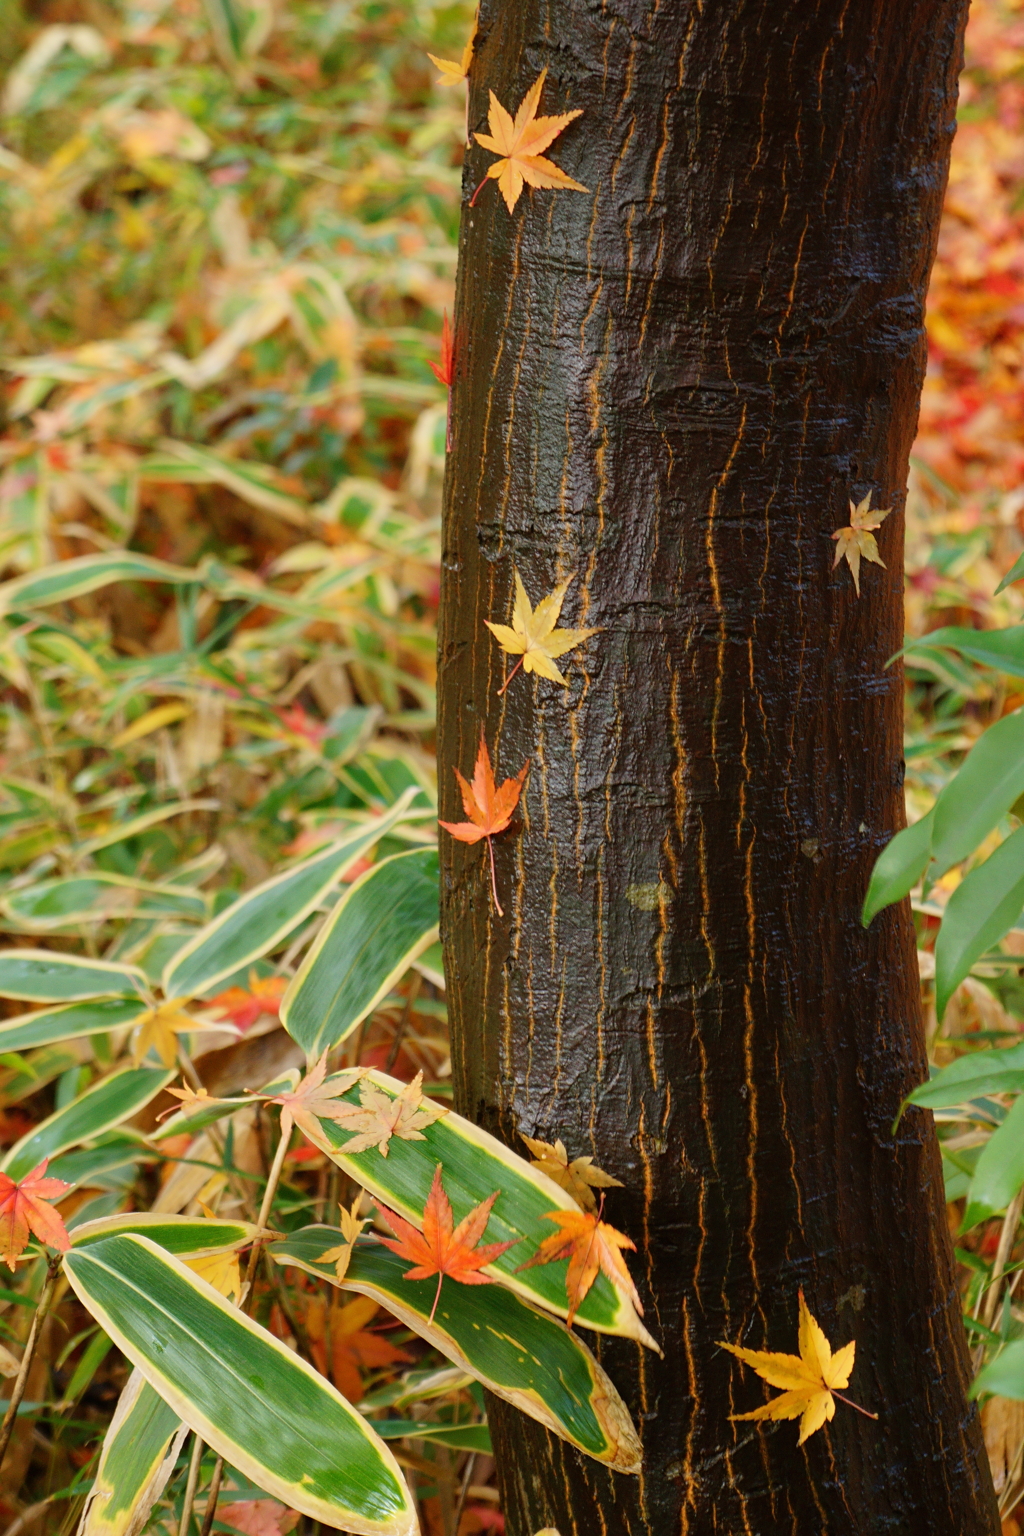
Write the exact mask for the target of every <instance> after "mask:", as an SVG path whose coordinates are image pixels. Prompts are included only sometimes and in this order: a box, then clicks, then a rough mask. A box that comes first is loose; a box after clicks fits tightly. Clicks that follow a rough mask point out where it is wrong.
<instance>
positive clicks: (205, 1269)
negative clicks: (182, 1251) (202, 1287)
mask: <svg viewBox="0 0 1024 1536" xmlns="http://www.w3.org/2000/svg"><path fill="white" fill-rule="evenodd" d="M184 1264H185V1267H186V1268H187V1269H190V1270H191V1271H192V1273H193V1274H194V1275H198V1276H199V1277H200V1279H202V1280H205V1281H206V1282H207V1284H208V1285H212V1286H213V1288H214V1290H215V1291H219V1292H220V1294H221V1295H222V1296H226V1297H227V1299H228V1300H229V1301H232V1300H234V1298H235V1297H236V1296H237V1295H238V1294H239V1293H240V1291H241V1289H242V1276H241V1273H240V1271H239V1268H238V1254H237V1253H204V1254H202V1255H201V1256H200V1257H199V1258H198V1259H185V1260H184Z"/></svg>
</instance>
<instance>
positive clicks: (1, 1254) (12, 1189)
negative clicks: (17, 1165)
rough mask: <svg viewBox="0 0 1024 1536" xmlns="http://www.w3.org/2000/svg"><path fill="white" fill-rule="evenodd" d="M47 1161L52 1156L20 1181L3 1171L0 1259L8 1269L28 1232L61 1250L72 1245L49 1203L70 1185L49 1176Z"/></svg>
mask: <svg viewBox="0 0 1024 1536" xmlns="http://www.w3.org/2000/svg"><path fill="white" fill-rule="evenodd" d="M48 1162H49V1158H44V1159H43V1161H42V1162H41V1163H40V1164H39V1165H38V1167H36V1168H33V1170H32V1172H31V1173H28V1174H26V1175H25V1177H24V1178H23V1179H22V1180H21V1181H20V1182H19V1183H17V1184H16V1183H15V1182H14V1180H13V1179H12V1178H10V1177H8V1175H7V1174H6V1173H0V1258H2V1259H3V1260H4V1261H5V1263H6V1264H7V1268H8V1269H13V1268H14V1266H15V1264H16V1263H17V1261H18V1258H19V1257H20V1255H21V1254H22V1253H24V1251H25V1246H26V1244H27V1243H28V1238H29V1232H34V1233H35V1235H36V1237H38V1238H39V1240H40V1242H43V1243H49V1245H50V1247H51V1248H56V1249H57V1250H58V1252H60V1253H67V1251H68V1249H69V1248H70V1247H71V1242H70V1239H69V1238H68V1234H67V1228H66V1227H65V1225H64V1223H63V1221H61V1219H60V1217H59V1216H58V1215H57V1212H56V1211H55V1210H54V1209H53V1208H52V1206H50V1205H48V1204H47V1202H48V1201H50V1200H56V1199H57V1198H58V1196H60V1195H63V1194H65V1193H66V1192H67V1191H68V1190H69V1189H70V1188H71V1185H70V1184H65V1182H64V1180H63V1179H48V1178H47V1177H46V1165H47V1163H48Z"/></svg>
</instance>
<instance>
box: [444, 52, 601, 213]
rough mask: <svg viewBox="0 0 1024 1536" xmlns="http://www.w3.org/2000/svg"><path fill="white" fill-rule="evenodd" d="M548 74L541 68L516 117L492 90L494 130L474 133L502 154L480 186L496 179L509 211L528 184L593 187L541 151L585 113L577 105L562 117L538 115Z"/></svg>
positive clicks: (578, 188) (576, 188)
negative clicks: (559, 167) (560, 166)
mask: <svg viewBox="0 0 1024 1536" xmlns="http://www.w3.org/2000/svg"><path fill="white" fill-rule="evenodd" d="M546 75H547V70H546V69H544V70H542V71H541V73H540V75H539V76H538V77H537V79H536V80H535V81H534V83H533V84H532V85H531V87H530V89H529V90H528V91H527V93H526V95H525V96H524V97H523V99H522V102H521V104H520V107H519V111H518V112H517V113H516V115H515V119H514V120H513V118H512V117H510V116H509V114H508V113H507V112H506V111H505V108H504V107H503V106H502V104H501V102H500V101H499V100H498V98H497V96H495V94H494V92H493V91H492V92H491V110H490V112H489V113H488V115H487V125H488V127H489V128H490V130H491V131H490V133H475V134H474V135H473V137H474V138H475V139H476V141H477V143H478V144H480V145H482V146H483V148H484V149H489V150H490V151H491V153H492V154H494V155H500V156H501V159H500V160H496V161H495V162H494V164H493V165H492V166H491V167H490V168H489V170H488V172H487V175H486V176H485V177H484V180H483V181H482V182H481V183H480V187H482V186H483V184H484V181H488V180H493V181H496V182H497V183H498V186H499V188H500V190H501V195H502V197H503V198H504V199H505V203H506V205H507V207H508V211H509V213H511V212H512V210H513V208H514V207H515V206H516V203H518V201H519V196H520V193H521V192H522V190H523V187H524V185H526V184H529V185H530V186H531V187H567V188H569V189H571V190H572V191H573V192H588V191H589V190H590V189H589V187H585V186H583V184H582V183H581V182H579V181H573V179H572V177H571V176H567V175H566V173H565V172H564V171H560V170H559V169H558V166H557V165H555V164H554V163H553V162H552V161H550V160H548V159H546V158H545V157H544V155H542V154H541V150H542V149H547V147H548V145H549V144H550V143H551V142H552V141H553V140H554V139H556V138H557V137H558V135H559V134H560V133H561V131H562V129H563V128H565V127H566V126H567V125H568V124H569V123H571V122H572V121H573V119H574V118H576V117H582V115H583V109H582V108H581V107H577V108H576V110H575V111H574V112H563V113H562V114H561V115H560V116H559V117H538V116H537V108H538V107H539V106H540V93H541V91H542V90H543V89H544V78H545V76H546ZM480 187H477V189H476V192H474V193H473V196H472V198H471V199H470V204H469V205H470V207H471V208H472V206H473V204H474V203H475V202H476V200H477V195H478V193H479V191H480Z"/></svg>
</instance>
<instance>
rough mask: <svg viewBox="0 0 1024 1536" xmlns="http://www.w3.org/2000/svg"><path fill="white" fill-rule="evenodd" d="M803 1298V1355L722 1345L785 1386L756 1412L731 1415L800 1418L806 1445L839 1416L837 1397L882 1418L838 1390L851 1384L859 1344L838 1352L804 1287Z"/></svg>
mask: <svg viewBox="0 0 1024 1536" xmlns="http://www.w3.org/2000/svg"><path fill="white" fill-rule="evenodd" d="M799 1303H800V1327H799V1334H798V1346H799V1349H800V1353H799V1355H783V1354H775V1353H773V1352H771V1351H769V1350H763V1349H743V1348H741V1347H740V1345H738V1344H725V1343H722V1344H721V1345H720V1348H722V1349H727V1350H728V1351H729V1353H730V1354H732V1355H735V1356H736V1358H737V1359H738V1360H742V1361H743V1362H744V1364H746V1365H751V1366H753V1368H754V1370H755V1371H756V1372H757V1374H758V1375H759V1376H760V1377H762V1378H763V1380H765V1381H766V1382H768V1384H769V1386H772V1387H780V1388H782V1392H781V1395H780V1396H779V1397H773V1398H772V1400H771V1402H770V1403H765V1405H764V1407H763V1408H755V1409H754V1411H753V1412H752V1413H731V1414H730V1415H729V1417H730V1419H799V1420H800V1436H799V1439H798V1440H797V1445H803V1443H804V1441H805V1440H806V1439H807V1437H808V1436H809V1435H813V1434H814V1433H815V1431H816V1430H819V1429H820V1428H821V1427H822V1425H823V1424H824V1423H825V1422H826V1420H827V1419H831V1418H832V1417H833V1416H834V1414H835V1411H836V1405H835V1398H836V1397H838V1398H839V1399H840V1401H841V1402H844V1403H849V1405H850V1407H851V1408H856V1409H857V1411H858V1413H863V1414H865V1415H866V1416H867V1417H868V1418H869V1419H876V1418H877V1417H878V1415H877V1414H876V1413H868V1412H867V1409H866V1408H861V1407H860V1406H859V1404H857V1403H851V1402H850V1399H849V1398H848V1397H843V1395H842V1393H841V1392H840V1391H839V1390H838V1388H840V1387H845V1386H848V1385H849V1381H850V1372H851V1371H852V1370H853V1357H854V1352H855V1350H856V1344H854V1343H852V1342H851V1343H849V1344H846V1345H844V1346H843V1348H842V1349H838V1350H836V1352H835V1354H833V1353H832V1349H831V1346H830V1344H829V1342H828V1340H827V1339H826V1337H825V1334H824V1331H823V1330H822V1328H821V1326H820V1325H819V1324H818V1323H817V1322H816V1321H815V1319H814V1318H813V1317H812V1316H811V1313H810V1311H809V1309H808V1306H807V1303H806V1302H805V1300H804V1293H803V1291H800V1293H799ZM833 1394H834V1395H833Z"/></svg>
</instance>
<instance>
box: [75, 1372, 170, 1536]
mask: <svg viewBox="0 0 1024 1536" xmlns="http://www.w3.org/2000/svg"><path fill="white" fill-rule="evenodd" d="M187 1434H188V1425H187V1424H183V1423H182V1422H181V1420H180V1419H179V1417H178V1415H177V1414H176V1413H175V1411H174V1409H173V1408H169V1407H168V1405H167V1404H166V1403H165V1402H164V1400H163V1398H162V1397H161V1396H160V1394H159V1392H155V1391H154V1390H153V1388H152V1387H151V1386H150V1384H149V1382H148V1381H147V1380H146V1378H145V1377H144V1376H143V1374H142V1372H141V1371H138V1370H135V1371H133V1372H132V1374H131V1375H130V1376H129V1378H128V1382H127V1384H126V1386H125V1388H124V1391H123V1392H122V1393H121V1396H120V1398H119V1399H118V1404H117V1408H116V1409H115V1411H114V1417H113V1418H112V1419H111V1421H110V1424H109V1426H108V1428H107V1433H106V1435H105V1436H104V1439H103V1449H102V1451H101V1452H100V1461H99V1466H98V1467H97V1468H96V1481H95V1482H94V1483H93V1486H92V1491H91V1493H90V1494H89V1499H88V1502H87V1503H86V1506H85V1509H84V1510H83V1512H82V1520H81V1524H80V1525H79V1527H78V1536H138V1533H139V1532H141V1530H142V1529H143V1527H144V1526H145V1524H146V1521H147V1520H148V1518H149V1514H150V1511H151V1510H152V1508H153V1505H154V1504H155V1503H156V1501H157V1499H158V1498H159V1497H160V1495H161V1493H163V1491H164V1488H165V1487H166V1485H167V1479H168V1478H169V1477H170V1475H171V1473H172V1472H173V1471H174V1464H175V1462H176V1461H177V1459H178V1452H179V1451H180V1450H181V1446H182V1442H183V1441H184V1439H185V1436H186V1435H187Z"/></svg>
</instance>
